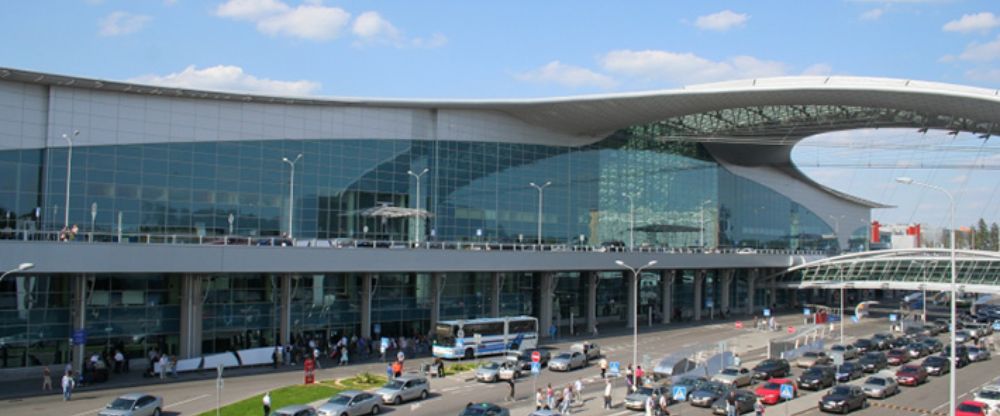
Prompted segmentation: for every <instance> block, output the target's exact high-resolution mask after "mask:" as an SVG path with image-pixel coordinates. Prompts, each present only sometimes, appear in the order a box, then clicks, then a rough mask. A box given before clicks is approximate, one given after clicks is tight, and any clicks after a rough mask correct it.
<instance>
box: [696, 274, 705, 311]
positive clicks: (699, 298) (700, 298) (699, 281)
mask: <svg viewBox="0 0 1000 416" xmlns="http://www.w3.org/2000/svg"><path fill="white" fill-rule="evenodd" d="M703 286H705V270H698V271H697V272H695V274H694V320H695V321H700V320H701V306H702V305H701V304H702V303H704V294H703V293H702V292H703V290H702V287H703Z"/></svg>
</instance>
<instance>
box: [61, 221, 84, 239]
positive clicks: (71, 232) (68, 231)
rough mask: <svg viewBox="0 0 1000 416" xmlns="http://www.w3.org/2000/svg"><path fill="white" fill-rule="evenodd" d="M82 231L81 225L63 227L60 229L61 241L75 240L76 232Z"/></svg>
mask: <svg viewBox="0 0 1000 416" xmlns="http://www.w3.org/2000/svg"><path fill="white" fill-rule="evenodd" d="M79 232H80V227H78V226H77V225H76V224H73V226H72V227H63V229H62V230H60V231H59V241H73V240H76V234H77V233H79Z"/></svg>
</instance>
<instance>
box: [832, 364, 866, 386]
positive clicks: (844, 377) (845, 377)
mask: <svg viewBox="0 0 1000 416" xmlns="http://www.w3.org/2000/svg"><path fill="white" fill-rule="evenodd" d="M863 375H865V371H864V370H863V369H862V368H861V364H858V363H854V362H849V363H843V364H841V365H839V366H837V381H839V382H842V383H843V382H848V381H851V380H855V379H859V378H861V376H863Z"/></svg>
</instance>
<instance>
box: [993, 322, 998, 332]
mask: <svg viewBox="0 0 1000 416" xmlns="http://www.w3.org/2000/svg"><path fill="white" fill-rule="evenodd" d="M993 330H994V331H1000V321H993Z"/></svg>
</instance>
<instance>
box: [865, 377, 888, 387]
mask: <svg viewBox="0 0 1000 416" xmlns="http://www.w3.org/2000/svg"><path fill="white" fill-rule="evenodd" d="M865 384H874V385H876V386H884V385H885V379H884V378H879V377H868V380H865Z"/></svg>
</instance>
